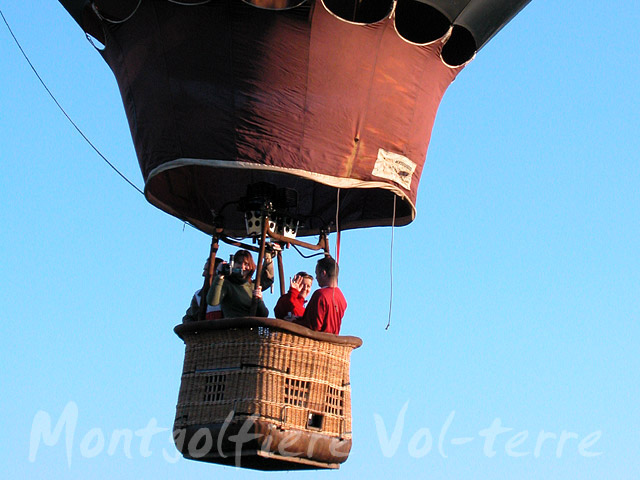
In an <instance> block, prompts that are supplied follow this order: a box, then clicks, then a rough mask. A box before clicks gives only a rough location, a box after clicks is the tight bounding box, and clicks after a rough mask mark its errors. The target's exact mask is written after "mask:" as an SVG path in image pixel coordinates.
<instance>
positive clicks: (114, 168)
mask: <svg viewBox="0 0 640 480" xmlns="http://www.w3.org/2000/svg"><path fill="white" fill-rule="evenodd" d="M0 16H2V20H3V21H4V24H5V25H6V26H7V29H8V30H9V33H10V34H11V36H12V37H13V41H14V42H15V43H16V45H17V46H18V49H19V50H20V52H21V53H22V56H23V57H24V58H25V60H26V61H27V63H28V64H29V66H30V67H31V70H33V73H35V75H36V77H37V78H38V80H39V81H40V83H41V84H42V86H43V87H44V89H45V90H46V91H47V93H48V94H49V96H50V97H51V99H52V100H53V101H54V103H55V104H56V105H57V106H58V108H59V109H60V111H61V112H62V113H63V114H64V116H65V117H67V120H69V122H70V123H71V125H73V127H74V128H75V129H76V131H77V132H78V133H79V134H80V135H81V136H82V138H84V140H85V141H86V142H87V143H88V144H89V145H90V146H91V148H93V150H94V151H95V152H96V153H97V154H98V155H99V156H100V157H101V158H102V160H104V161H105V162H106V163H107V165H109V166H110V167H111V168H112V169H113V170H114V171H115V172H116V173H117V174H118V175H120V176H121V177H122V178H123V179H124V180H125V181H126V182H127V183H128V184H129V185H131V186H132V187H133V188H135V189H136V190H137V191H138V193H140V194H142V195H144V192H143V191H142V190H140V189H139V188H138V187H137V186H136V185H135V184H134V183H133V182H132V181H131V180H129V179H128V178H127V177H126V176H125V175H124V174H123V173H122V172H120V170H118V169H117V168H116V167H115V165H113V164H112V163H111V162H110V161H109V160H107V157H105V156H104V155H103V154H102V153H101V152H100V150H98V148H97V147H96V146H95V145H94V144H93V143H91V140H89V138H87V136H86V135H85V134H84V133H83V132H82V130H80V127H78V125H77V124H76V123H75V122H74V121H73V120H72V119H71V117H70V116H69V114H67V112H66V111H65V109H64V108H62V105H60V102H58V100H57V99H56V97H55V96H54V95H53V93H51V90H49V87H47V85H46V83H44V80H43V79H42V77H41V76H40V74H38V71H37V70H36V68H35V67H34V66H33V63H31V60H29V57H28V56H27V54H26V53H25V51H24V50H23V49H22V46H21V45H20V42H19V41H18V39H17V38H16V36H15V35H14V34H13V30H11V27H10V26H9V23H8V22H7V19H6V18H5V16H4V14H3V13H2V10H0Z"/></svg>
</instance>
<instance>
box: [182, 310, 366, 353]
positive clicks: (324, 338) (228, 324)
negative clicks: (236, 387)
mask: <svg viewBox="0 0 640 480" xmlns="http://www.w3.org/2000/svg"><path fill="white" fill-rule="evenodd" d="M255 327H267V328H271V329H278V330H283V331H286V332H290V333H294V334H296V335H300V336H303V337H307V338H311V339H313V340H318V341H321V342H329V343H333V344H336V345H350V346H351V347H353V348H354V349H355V348H358V347H360V346H362V339H361V338H359V337H353V336H350V335H334V334H333V333H324V332H316V331H314V330H311V329H309V328H307V327H303V326H302V325H297V324H295V323H291V322H288V321H286V320H279V319H276V318H262V317H237V318H223V319H219V320H201V321H195V322H188V323H181V324H179V325H176V327H175V328H174V329H173V331H174V332H175V333H176V335H178V337H180V338H181V339H182V340H184V335H185V334H191V333H200V332H207V331H211V330H228V329H234V328H255Z"/></svg>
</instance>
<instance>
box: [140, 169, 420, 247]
mask: <svg viewBox="0 0 640 480" xmlns="http://www.w3.org/2000/svg"><path fill="white" fill-rule="evenodd" d="M212 172H215V175H212ZM305 175H307V176H305ZM319 180H320V179H319V178H318V176H317V175H315V176H314V175H313V174H310V173H309V172H296V173H293V172H291V171H289V172H285V171H278V170H274V169H273V168H266V167H264V166H260V165H242V166H239V165H238V162H232V161H215V160H199V159H178V160H174V161H173V162H169V163H165V164H163V165H161V166H160V167H158V168H157V169H155V170H153V171H152V172H151V173H150V174H149V176H148V178H147V182H146V185H145V196H146V198H147V200H148V201H149V202H150V203H151V204H153V205H155V206H156V207H158V208H159V209H161V210H163V211H165V212H166V213H168V214H170V215H173V216H175V217H177V218H180V219H181V220H184V221H186V222H188V223H190V224H191V225H193V226H194V227H196V228H197V229H199V230H201V231H203V232H205V233H209V234H210V233H213V230H214V228H213V223H214V216H221V217H222V218H223V221H224V224H223V228H224V231H225V234H227V235H230V236H237V237H245V236H247V233H246V232H247V230H246V222H245V214H244V212H243V211H242V209H241V208H239V201H240V198H239V197H238V193H237V192H245V191H246V187H247V186H248V185H250V184H252V183H257V182H263V181H266V182H269V183H273V184H274V185H278V186H286V187H287V188H293V189H295V190H296V191H297V192H298V195H299V197H298V203H297V205H296V207H295V208H292V209H291V210H290V211H288V212H286V213H287V214H288V215H289V216H290V217H291V218H294V219H298V220H299V226H298V231H297V235H298V236H299V237H304V236H308V235H317V234H319V233H320V232H322V231H325V232H330V231H335V230H336V229H338V230H347V229H352V228H364V227H376V226H390V225H394V226H403V225H407V224H409V223H411V221H413V219H414V218H415V207H414V205H413V203H412V202H411V201H410V199H409V198H408V197H407V195H406V194H404V193H403V192H402V190H401V189H400V188H398V189H392V188H389V186H388V185H386V184H382V183H379V182H368V183H366V182H361V181H360V182H352V183H351V184H349V183H348V182H349V181H351V179H342V178H337V177H327V178H323V179H322V181H324V182H328V183H322V182H321V181H319ZM332 180H333V181H335V183H334V184H331V183H330V182H332ZM185 185H189V187H190V191H191V192H192V193H193V195H190V196H189V197H188V198H187V197H185V196H184V191H185ZM236 197H238V198H236ZM394 198H395V201H394ZM394 205H395V207H394ZM336 223H337V227H336Z"/></svg>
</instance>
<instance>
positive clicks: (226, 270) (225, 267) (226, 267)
mask: <svg viewBox="0 0 640 480" xmlns="http://www.w3.org/2000/svg"><path fill="white" fill-rule="evenodd" d="M232 272H233V255H231V257H230V258H229V262H228V263H227V262H224V263H222V264H221V265H220V266H219V267H218V273H219V274H220V275H222V276H224V277H228V276H229V275H231V273H232Z"/></svg>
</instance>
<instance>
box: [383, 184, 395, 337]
mask: <svg viewBox="0 0 640 480" xmlns="http://www.w3.org/2000/svg"><path fill="white" fill-rule="evenodd" d="M396 198H397V197H396V196H395V195H394V196H393V219H392V220H391V248H390V252H389V277H390V280H389V283H390V291H389V320H388V321H387V326H386V327H385V330H389V327H390V326H391V307H392V305H393V234H394V230H395V226H396Z"/></svg>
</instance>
